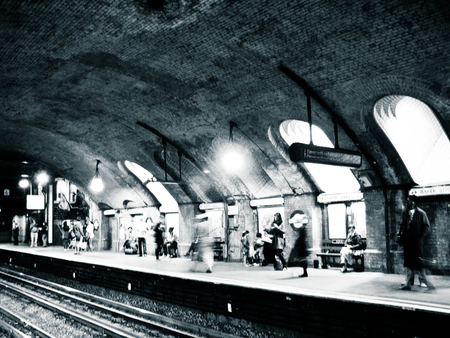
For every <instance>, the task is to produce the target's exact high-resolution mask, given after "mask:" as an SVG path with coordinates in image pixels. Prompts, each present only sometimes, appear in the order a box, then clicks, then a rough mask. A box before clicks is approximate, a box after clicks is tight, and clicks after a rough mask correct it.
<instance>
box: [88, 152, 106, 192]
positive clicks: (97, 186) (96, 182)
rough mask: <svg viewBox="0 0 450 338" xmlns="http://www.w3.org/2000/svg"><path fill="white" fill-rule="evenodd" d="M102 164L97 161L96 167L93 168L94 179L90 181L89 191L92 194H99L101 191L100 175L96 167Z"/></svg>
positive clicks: (101, 181)
mask: <svg viewBox="0 0 450 338" xmlns="http://www.w3.org/2000/svg"><path fill="white" fill-rule="evenodd" d="M100 163H102V162H101V161H100V160H97V165H96V166H95V175H94V178H93V179H92V181H91V190H92V192H94V193H99V192H101V191H102V190H103V188H104V185H103V180H102V178H101V176H100V173H99V172H98V165H99V164H100Z"/></svg>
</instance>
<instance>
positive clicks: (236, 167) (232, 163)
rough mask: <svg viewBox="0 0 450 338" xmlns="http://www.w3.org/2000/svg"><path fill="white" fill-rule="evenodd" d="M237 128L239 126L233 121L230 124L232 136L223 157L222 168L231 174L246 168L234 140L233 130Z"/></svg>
mask: <svg viewBox="0 0 450 338" xmlns="http://www.w3.org/2000/svg"><path fill="white" fill-rule="evenodd" d="M234 127H237V124H236V123H235V122H233V121H231V122H230V136H229V138H228V144H227V147H226V149H225V152H224V154H223V156H222V166H223V167H224V168H225V170H226V171H228V172H230V173H236V172H239V171H240V170H241V169H242V167H243V166H244V158H243V157H242V154H241V152H240V151H239V149H238V148H237V147H236V144H235V143H234V140H233V128H234Z"/></svg>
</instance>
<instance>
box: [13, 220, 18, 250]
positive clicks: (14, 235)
mask: <svg viewBox="0 0 450 338" xmlns="http://www.w3.org/2000/svg"><path fill="white" fill-rule="evenodd" d="M12 235H13V241H14V245H19V224H17V222H16V221H14V220H13V225H12Z"/></svg>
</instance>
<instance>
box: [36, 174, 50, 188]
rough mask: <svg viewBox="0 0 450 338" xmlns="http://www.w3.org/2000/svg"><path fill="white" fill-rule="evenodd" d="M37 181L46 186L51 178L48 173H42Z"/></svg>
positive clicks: (37, 177)
mask: <svg viewBox="0 0 450 338" xmlns="http://www.w3.org/2000/svg"><path fill="white" fill-rule="evenodd" d="M36 181H37V182H38V183H39V184H41V185H46V184H47V183H48V181H49V176H48V174H47V173H46V172H44V171H43V172H40V173H39V174H37V176H36Z"/></svg>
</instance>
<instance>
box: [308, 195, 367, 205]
mask: <svg viewBox="0 0 450 338" xmlns="http://www.w3.org/2000/svg"><path fill="white" fill-rule="evenodd" d="M363 197H364V195H363V193H362V192H350V193H343V194H320V195H319V196H317V202H319V203H332V202H344V201H360V200H362V199H363Z"/></svg>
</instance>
